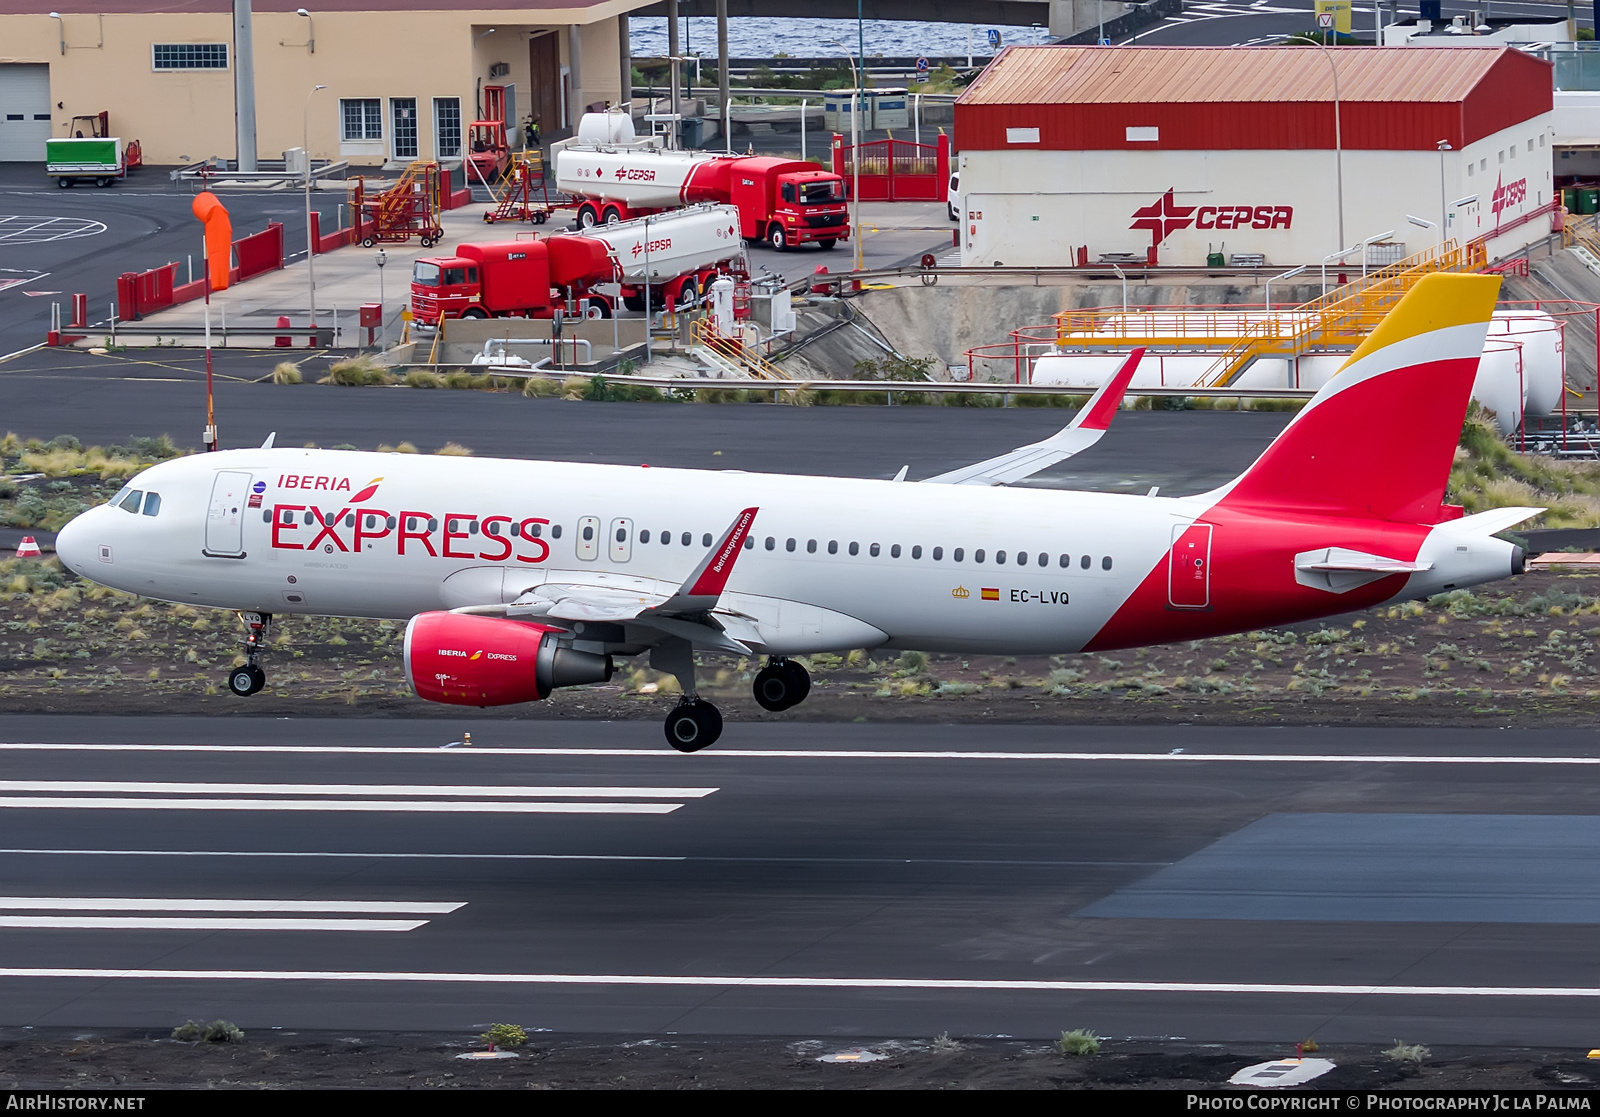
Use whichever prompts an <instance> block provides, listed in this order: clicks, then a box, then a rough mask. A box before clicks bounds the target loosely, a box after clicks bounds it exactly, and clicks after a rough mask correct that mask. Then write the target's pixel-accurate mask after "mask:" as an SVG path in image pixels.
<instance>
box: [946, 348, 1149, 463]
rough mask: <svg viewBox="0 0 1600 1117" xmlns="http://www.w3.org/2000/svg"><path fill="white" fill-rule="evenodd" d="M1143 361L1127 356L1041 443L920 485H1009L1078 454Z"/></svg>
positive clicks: (1140, 353) (1137, 354)
mask: <svg viewBox="0 0 1600 1117" xmlns="http://www.w3.org/2000/svg"><path fill="white" fill-rule="evenodd" d="M1143 358H1144V350H1143V349H1135V350H1134V351H1133V352H1132V353H1130V354H1128V359H1127V360H1126V361H1124V362H1123V363H1122V367H1121V368H1119V369H1117V371H1116V372H1115V373H1114V374H1113V375H1112V377H1111V379H1110V380H1107V381H1106V382H1105V383H1104V384H1102V385H1100V390H1099V391H1097V392H1095V394H1094V395H1093V396H1091V397H1090V399H1089V402H1088V403H1086V404H1084V406H1083V410H1082V411H1079V412H1078V414H1077V415H1075V416H1074V417H1073V420H1072V422H1070V423H1068V424H1067V425H1066V426H1065V427H1063V428H1062V429H1061V430H1059V431H1057V432H1056V433H1055V434H1053V435H1051V436H1050V437H1049V438H1047V439H1045V440H1044V441H1042V442H1032V443H1029V444H1028V445H1026V446H1019V447H1018V448H1017V449H1015V450H1012V451H1011V452H1010V453H1006V454H1001V455H1000V456H999V457H997V458H988V459H986V460H985V461H981V462H976V463H974V464H972V465H968V466H962V467H961V468H960V469H955V470H951V471H950V472H949V473H941V474H939V475H938V476H937V477H929V478H927V479H926V480H924V481H923V484H925V485H1009V484H1011V483H1013V482H1015V481H1021V480H1022V479H1023V478H1025V477H1032V476H1033V475H1034V474H1035V473H1038V472H1040V471H1041V470H1045V469H1049V468H1050V467H1051V466H1053V465H1055V464H1056V463H1058V462H1063V461H1066V460H1067V459H1068V458H1070V457H1072V455H1074V454H1078V453H1082V452H1083V451H1084V450H1087V449H1088V448H1089V447H1091V446H1093V445H1094V444H1095V443H1096V442H1099V441H1100V438H1101V436H1102V435H1104V434H1105V433H1106V430H1107V429H1108V428H1110V426H1111V417H1112V416H1113V415H1115V414H1116V411H1117V408H1118V407H1119V406H1121V404H1122V397H1123V396H1124V395H1125V394H1126V393H1127V390H1128V384H1129V382H1130V381H1132V380H1133V373H1134V370H1135V369H1137V368H1138V367H1139V362H1140V361H1141V360H1142V359H1143Z"/></svg>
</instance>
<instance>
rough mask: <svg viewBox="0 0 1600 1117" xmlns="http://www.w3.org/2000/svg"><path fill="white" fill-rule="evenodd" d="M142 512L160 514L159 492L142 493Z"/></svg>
mask: <svg viewBox="0 0 1600 1117" xmlns="http://www.w3.org/2000/svg"><path fill="white" fill-rule="evenodd" d="M144 514H145V515H146V516H158V515H160V514H161V494H160V493H145V494H144Z"/></svg>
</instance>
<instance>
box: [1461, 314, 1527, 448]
mask: <svg viewBox="0 0 1600 1117" xmlns="http://www.w3.org/2000/svg"><path fill="white" fill-rule="evenodd" d="M1518 348H1519V347H1518V346H1517V345H1516V344H1515V343H1514V342H1511V341H1507V340H1505V339H1504V338H1503V337H1501V338H1496V337H1494V336H1490V338H1489V339H1488V341H1486V342H1485V343H1484V347H1483V357H1482V358H1481V359H1480V360H1479V361H1478V375H1477V377H1476V378H1475V379H1474V380H1473V381H1472V398H1473V399H1475V400H1477V401H1478V402H1479V403H1480V404H1482V405H1483V406H1484V407H1487V408H1488V409H1489V410H1490V411H1493V412H1494V419H1495V425H1496V426H1497V427H1499V428H1500V433H1501V434H1504V435H1511V434H1514V433H1515V432H1516V429H1517V427H1518V426H1519V425H1520V424H1521V423H1522V416H1523V415H1524V414H1525V412H1526V411H1527V405H1528V377H1527V373H1526V358H1525V356H1524V358H1523V359H1522V360H1519V359H1518V352H1517V350H1518Z"/></svg>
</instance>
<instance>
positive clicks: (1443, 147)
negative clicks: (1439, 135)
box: [1434, 140, 1454, 245]
mask: <svg viewBox="0 0 1600 1117" xmlns="http://www.w3.org/2000/svg"><path fill="white" fill-rule="evenodd" d="M1434 146H1436V147H1437V148H1438V149H1439V243H1440V244H1441V245H1442V244H1444V242H1445V240H1446V237H1445V230H1446V229H1448V228H1449V226H1450V206H1449V203H1447V202H1446V201H1445V189H1444V153H1445V152H1447V151H1452V150H1454V149H1453V148H1452V147H1451V146H1450V141H1449V140H1440V141H1439V142H1438V143H1437V144H1435V145H1434Z"/></svg>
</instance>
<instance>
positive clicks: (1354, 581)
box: [1294, 547, 1433, 593]
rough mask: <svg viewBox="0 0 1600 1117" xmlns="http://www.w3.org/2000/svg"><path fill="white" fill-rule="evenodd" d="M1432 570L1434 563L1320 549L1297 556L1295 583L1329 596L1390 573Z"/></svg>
mask: <svg viewBox="0 0 1600 1117" xmlns="http://www.w3.org/2000/svg"><path fill="white" fill-rule="evenodd" d="M1432 569H1433V564H1432V563H1431V562H1408V561H1406V560H1405V559H1394V558H1385V557H1384V556H1383V555H1370V554H1367V553H1366V552H1365V551H1353V550H1351V549H1350V548H1348V547H1319V548H1318V549H1316V550H1315V551H1302V552H1300V553H1299V554H1298V555H1295V556H1294V580H1295V581H1296V582H1299V583H1300V584H1301V585H1302V586H1310V587H1311V588H1312V589H1318V590H1327V591H1328V592H1329V593H1348V592H1349V591H1350V590H1353V589H1355V588H1357V587H1358V586H1364V585H1366V584H1367V583H1369V582H1376V581H1377V580H1378V579H1379V578H1387V577H1389V576H1390V575H1391V574H1416V573H1419V572H1421V571H1424V570H1432Z"/></svg>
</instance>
